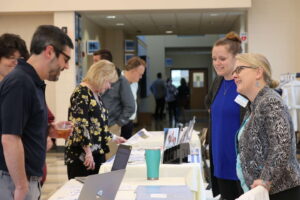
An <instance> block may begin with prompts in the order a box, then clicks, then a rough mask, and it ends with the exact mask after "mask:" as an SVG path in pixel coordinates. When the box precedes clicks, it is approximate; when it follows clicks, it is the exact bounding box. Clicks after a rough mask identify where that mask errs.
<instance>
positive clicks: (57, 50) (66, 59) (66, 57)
mask: <svg viewBox="0 0 300 200" xmlns="http://www.w3.org/2000/svg"><path fill="white" fill-rule="evenodd" d="M51 46H52V47H53V48H54V51H56V52H57V53H61V54H62V55H63V56H64V57H65V62H66V63H68V62H69V60H70V59H71V57H70V56H68V55H67V54H66V53H65V52H63V51H62V50H60V49H58V48H56V47H55V46H54V45H51Z"/></svg>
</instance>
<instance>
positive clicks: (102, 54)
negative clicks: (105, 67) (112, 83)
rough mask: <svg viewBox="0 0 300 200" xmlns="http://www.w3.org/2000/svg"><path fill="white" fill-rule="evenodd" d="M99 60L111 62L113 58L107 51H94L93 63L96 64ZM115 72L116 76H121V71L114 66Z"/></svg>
mask: <svg viewBox="0 0 300 200" xmlns="http://www.w3.org/2000/svg"><path fill="white" fill-rule="evenodd" d="M100 60H108V61H110V62H113V56H112V53H111V52H110V50H108V49H100V50H98V51H95V52H94V53H93V63H96V62H98V61H100ZM116 70H117V72H118V76H120V74H121V70H120V69H119V68H118V67H117V66H116Z"/></svg>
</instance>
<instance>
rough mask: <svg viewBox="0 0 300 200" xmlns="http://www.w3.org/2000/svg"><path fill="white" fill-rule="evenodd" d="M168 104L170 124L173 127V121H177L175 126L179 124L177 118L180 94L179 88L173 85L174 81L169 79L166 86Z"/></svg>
mask: <svg viewBox="0 0 300 200" xmlns="http://www.w3.org/2000/svg"><path fill="white" fill-rule="evenodd" d="M166 89H167V92H166V102H167V104H168V111H169V124H170V125H172V122H173V119H174V120H175V124H176V123H177V116H176V106H177V105H176V96H177V94H178V90H177V88H176V87H175V86H174V85H173V84H172V79H171V78H168V79H167V84H166Z"/></svg>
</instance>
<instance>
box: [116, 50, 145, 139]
mask: <svg viewBox="0 0 300 200" xmlns="http://www.w3.org/2000/svg"><path fill="white" fill-rule="evenodd" d="M145 69H146V62H145V61H144V60H143V59H141V58H140V57H138V56H134V57H132V58H130V59H129V60H128V63H127V65H125V67H124V71H122V75H124V77H125V78H126V79H127V80H128V82H129V83H130V88H131V92H132V94H133V97H134V103H135V112H134V113H133V115H132V116H131V117H130V118H129V122H128V123H127V124H125V125H124V126H122V128H121V136H122V137H124V138H125V139H129V138H130V137H131V136H132V132H133V121H134V120H135V118H136V114H137V91H138V87H139V85H138V82H139V80H140V79H141V78H142V77H143V74H144V72H145Z"/></svg>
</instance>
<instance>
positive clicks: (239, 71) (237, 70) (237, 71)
mask: <svg viewBox="0 0 300 200" xmlns="http://www.w3.org/2000/svg"><path fill="white" fill-rule="evenodd" d="M246 68H248V69H257V67H252V66H237V67H236V68H235V69H234V70H233V72H232V75H233V74H239V73H241V71H242V70H243V69H246Z"/></svg>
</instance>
